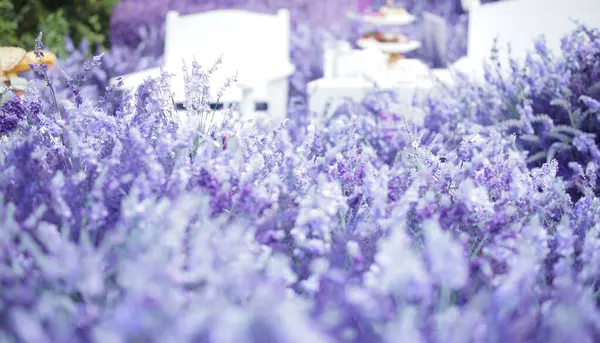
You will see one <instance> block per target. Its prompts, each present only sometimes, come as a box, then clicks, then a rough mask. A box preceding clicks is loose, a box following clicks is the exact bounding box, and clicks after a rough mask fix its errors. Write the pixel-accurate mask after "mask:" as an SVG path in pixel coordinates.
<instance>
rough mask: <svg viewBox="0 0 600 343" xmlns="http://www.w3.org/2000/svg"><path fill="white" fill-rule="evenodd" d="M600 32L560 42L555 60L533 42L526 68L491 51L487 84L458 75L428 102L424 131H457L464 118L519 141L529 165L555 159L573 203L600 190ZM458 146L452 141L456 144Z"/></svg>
mask: <svg viewBox="0 0 600 343" xmlns="http://www.w3.org/2000/svg"><path fill="white" fill-rule="evenodd" d="M599 42H600V31H598V30H597V29H589V28H586V27H584V26H580V27H578V28H577V29H576V30H575V31H574V32H572V33H570V34H569V35H567V36H565V37H564V38H563V40H562V43H561V49H562V54H560V55H558V56H556V55H554V54H553V53H552V52H551V51H549V49H548V48H547V46H546V43H545V41H544V40H543V39H540V40H538V41H537V42H536V43H535V45H534V50H533V52H532V53H530V54H529V55H528V56H527V58H526V59H525V60H524V61H523V62H518V61H517V60H513V59H511V60H510V61H509V62H508V65H503V64H502V63H501V62H500V60H499V58H498V54H497V52H498V50H497V48H495V50H494V54H493V55H492V59H491V61H490V63H488V64H486V66H485V80H484V81H483V82H474V81H473V80H470V79H469V78H466V77H464V76H461V77H460V78H459V80H457V83H458V86H457V87H455V88H453V89H452V90H450V92H449V93H448V94H445V96H442V97H437V96H436V97H432V98H429V99H427V100H426V102H425V108H426V109H427V112H428V117H427V119H426V123H427V124H426V125H427V127H428V128H429V129H430V130H432V131H436V132H443V133H444V134H445V135H446V137H450V136H449V134H450V132H452V131H455V128H457V125H459V124H460V123H461V122H463V121H464V119H465V117H466V118H467V119H468V120H469V122H471V123H477V124H480V125H485V126H494V127H496V129H497V130H500V131H502V132H505V133H507V134H515V135H516V136H517V145H518V147H519V149H520V150H523V151H527V152H528V158H527V162H528V165H529V166H530V167H540V166H541V165H542V164H543V163H546V162H550V161H551V160H553V159H556V160H557V161H558V162H559V166H558V167H559V171H558V175H559V176H562V177H564V178H565V180H566V182H567V188H568V189H569V192H570V194H571V195H572V196H573V198H574V199H578V198H579V197H581V196H582V195H583V194H585V193H586V192H590V191H591V192H596V194H598V192H599V191H600V188H599V186H600V185H599V184H597V183H596V178H597V176H596V175H597V173H598V169H599V168H600V148H599V143H600V137H598V132H600V121H599V119H598V118H599V114H600V112H599V111H600V62H599V61H600V44H599ZM456 143H458V140H455V142H454V144H456Z"/></svg>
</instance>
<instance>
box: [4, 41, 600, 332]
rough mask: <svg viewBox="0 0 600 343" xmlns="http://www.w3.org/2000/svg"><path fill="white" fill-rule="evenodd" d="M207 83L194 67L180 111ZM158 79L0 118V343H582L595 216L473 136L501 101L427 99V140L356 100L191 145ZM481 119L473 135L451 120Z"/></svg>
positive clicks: (592, 277)
mask: <svg viewBox="0 0 600 343" xmlns="http://www.w3.org/2000/svg"><path fill="white" fill-rule="evenodd" d="M581 32H582V31H581V30H580V31H577V32H576V33H575V35H574V36H571V38H568V39H567V40H565V44H568V42H572V40H571V39H573V37H578V34H579V33H581ZM598 41H599V40H598V39H596V38H594V39H593V40H592V42H591V45H590V46H591V47H594V46H595V47H597V43H598ZM579 43H580V42H579ZM579 43H577V44H579ZM581 49H590V47H585V46H584V47H582V48H581ZM574 56H575V57H576V58H580V56H579V55H565V56H563V58H565V59H567V60H569V59H571V58H574ZM584 56H585V55H584ZM580 63H581V61H580ZM541 66H543V65H540V67H541ZM548 68H551V65H548ZM90 72H93V69H92V70H91V71H90ZM209 74H210V70H209V71H208V72H207V71H205V69H203V68H202V67H201V66H198V65H192V67H191V71H190V72H189V73H188V74H187V76H186V80H185V83H186V95H187V96H188V99H187V101H186V106H188V107H189V108H188V111H190V112H194V109H199V111H200V112H201V113H204V112H203V109H204V105H205V103H202V102H200V103H197V101H196V99H197V98H201V95H202V94H204V92H205V91H206V87H208V84H209V83H208V77H209V76H210V75H209ZM551 75H553V76H552V77H554V78H557V79H558V80H562V79H561V77H562V76H561V75H558V74H556V73H554V72H553V73H552V74H551ZM585 75H586V74H582V73H574V74H571V75H570V76H572V77H571V78H568V79H566V80H565V81H564V82H565V87H566V88H569V89H573V90H574V91H573V93H572V96H573V97H575V96H579V97H581V94H579V95H577V93H575V90H577V89H587V88H586V86H587V82H588V81H587V79H584V78H583V77H584V76H585ZM575 76H577V77H575ZM590 77H591V76H590ZM167 78H168V75H163V76H162V77H161V78H159V79H156V80H148V81H147V82H146V83H144V84H143V85H142V86H141V87H140V88H139V89H138V90H137V91H136V93H135V94H132V95H130V96H129V99H127V97H126V98H125V99H122V100H121V102H120V103H119V104H117V105H118V106H117V109H116V110H115V111H113V112H111V113H108V112H107V109H106V108H104V107H103V106H96V104H95V103H94V100H93V99H84V101H81V102H80V103H79V106H75V105H74V104H71V105H69V103H70V100H68V99H67V98H66V96H67V95H68V93H67V94H63V93H61V94H63V95H61V94H59V98H60V100H61V103H65V104H66V105H65V106H64V108H63V109H62V110H61V111H60V113H59V115H57V114H56V112H54V111H51V110H50V109H48V108H47V106H45V103H44V101H45V100H44V99H45V98H44V97H43V96H42V95H41V94H40V91H43V88H44V87H46V84H45V82H39V81H38V82H37V83H36V82H34V83H32V85H31V87H29V90H28V92H27V94H26V95H25V97H24V98H23V100H22V102H21V100H11V101H9V102H7V103H6V104H5V105H4V106H3V108H2V112H3V113H8V114H9V116H10V118H12V119H11V120H13V122H14V123H15V124H14V125H16V128H15V129H13V130H12V131H11V132H10V133H9V134H8V135H7V137H6V138H5V139H4V140H3V141H2V142H0V145H1V148H0V161H1V163H0V195H1V197H0V227H2V230H0V286H1V288H0V289H1V291H0V317H1V318H2V320H0V341H2V342H15V343H21V342H36V343H38V342H39V343H43V342H72V343H79V342H81V343H84V342H183V343H185V342H190V343H191V342H214V343H226V342H236V343H245V342H247V343H254V342H289V343H295V342H298V343H300V342H323V343H329V342H356V343H363V342H364V343H366V342H369V343H378V342H381V343H392V342H423V343H468V342H482V343H483V342H486V343H487V342H498V343H500V342H556V343H562V342H567V341H573V342H596V341H598V340H600V325H599V324H600V309H599V308H598V306H599V303H598V297H597V292H598V282H599V281H600V268H598V266H599V265H600V264H599V262H600V255H599V254H598V248H599V246H600V225H599V224H598V223H599V222H600V198H598V196H597V195H596V194H594V193H593V192H585V193H584V194H583V195H582V196H581V197H579V198H574V197H572V196H571V195H570V194H569V189H570V187H571V186H572V184H571V183H570V182H571V181H572V180H571V179H565V178H563V177H561V170H562V168H564V163H565V161H564V160H562V159H556V158H554V159H550V160H548V161H544V162H543V163H540V164H539V165H537V164H536V165H532V164H531V163H529V162H528V154H527V152H526V151H525V150H524V149H523V147H522V145H521V144H522V143H520V139H521V138H519V137H521V136H522V134H520V133H519V134H516V135H514V134H512V132H507V131H506V130H504V127H503V126H501V125H491V123H488V122H486V121H485V120H490V121H492V120H493V121H494V122H493V123H501V122H503V121H505V120H506V116H509V115H511V114H510V112H507V111H506V109H504V108H502V107H501V106H502V101H503V100H504V99H505V98H504V97H502V96H503V94H505V93H499V92H500V91H499V90H497V91H496V92H498V93H494V95H493V97H492V95H489V94H490V93H483V92H484V91H485V90H487V89H488V88H477V87H474V86H473V87H471V88H465V89H461V90H455V91H456V92H466V94H468V95H469V94H471V95H472V94H475V95H477V94H487V96H481V98H478V97H476V96H475V95H472V98H468V99H470V100H471V102H468V103H467V104H466V105H465V104H463V102H461V101H457V99H461V98H459V97H456V98H453V99H446V100H444V99H430V100H429V102H428V104H429V105H430V107H431V109H432V110H431V111H432V112H431V113H430V117H429V120H428V122H427V123H428V124H427V126H426V127H422V126H419V125H417V124H414V123H410V122H409V121H408V120H405V119H404V118H403V117H402V115H401V113H400V112H399V111H397V109H395V108H394V106H393V104H394V99H393V97H391V96H389V95H387V94H374V95H373V96H371V97H369V98H368V99H366V100H365V101H364V102H362V103H348V104H346V105H345V106H342V107H340V108H337V109H334V110H333V111H331V113H327V115H324V114H319V115H316V114H314V115H313V114H310V113H306V111H305V106H304V105H303V104H302V103H301V102H295V103H294V104H293V106H292V107H291V110H292V111H296V112H298V113H291V114H290V118H296V119H292V120H290V121H288V122H284V123H282V124H281V125H279V126H277V127H275V128H273V127H270V128H263V127H261V126H253V127H251V128H247V127H241V121H240V120H239V118H237V117H236V116H237V112H236V111H235V109H232V110H230V111H229V112H225V113H226V114H227V116H226V117H224V118H221V122H220V124H219V125H211V126H202V128H201V129H199V128H198V127H197V126H195V125H194V126H192V127H188V126H186V125H185V123H183V122H180V121H179V118H178V116H180V115H183V114H182V113H179V112H178V110H177V109H176V108H174V106H173V105H172V101H170V97H171V94H172V93H171V91H170V89H168V86H167V82H166V79H167ZM548 78H549V79H550V80H552V78H551V76H548ZM534 81H536V82H538V81H540V79H539V78H535V79H534ZM541 81H544V80H541ZM75 86H77V85H75ZM578 87H581V88H578ZM566 88H565V89H566ZM536 89H542V90H543V88H536ZM477 90H480V91H481V92H482V93H472V92H475V91H477ZM224 91H227V90H224ZM506 91H508V90H506ZM461 94H462V93H461ZM586 96H587V98H586V97H581V103H582V104H583V105H584V106H586V107H585V110H586V111H588V110H589V111H591V110H595V109H596V107H594V106H596V103H595V102H594V101H597V98H596V96H595V95H594V94H593V93H592V92H590V93H586ZM462 99H463V100H462V101H465V100H464V98H462ZM478 99H479V100H478ZM482 99H486V101H489V102H490V103H493V104H496V106H491V105H490V106H488V107H487V108H488V110H489V111H490V114H489V116H488V117H484V116H483V112H482V111H483V110H482V109H479V110H478V108H475V107H461V106H475V105H472V104H473V103H475V104H481V103H477V101H483V100H482ZM593 99H595V100H593ZM590 104H591V105H590ZM468 110H469V111H468ZM534 113H535V112H534ZM192 114H193V113H192ZM551 114H552V113H550V114H549V116H550V115H551ZM217 115H223V114H222V113H221V112H219V113H218V114H217ZM436 118H437V119H436ZM486 118H487V119H486ZM551 118H552V117H551ZM443 121H445V123H443ZM586 137H587V136H586ZM581 140H582V141H583V142H585V140H584V139H583V138H582V139H581ZM573 144H574V145H575V146H582V145H581V144H584V143H581V142H579V141H578V142H577V143H575V141H574V142H573ZM587 147H588V151H591V150H590V149H591V148H590V145H587ZM555 156H557V155H555ZM587 169H588V168H587V167H585V168H583V167H582V172H583V175H584V176H585V177H586V178H587V177H588V176H587V175H588V174H587V173H588V170H587ZM589 173H590V175H593V173H592V172H589ZM582 177H583V176H582ZM588 179H591V177H589V178H588ZM588 179H586V180H588Z"/></svg>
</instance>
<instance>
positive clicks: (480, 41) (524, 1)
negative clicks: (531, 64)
mask: <svg viewBox="0 0 600 343" xmlns="http://www.w3.org/2000/svg"><path fill="white" fill-rule="evenodd" d="M574 20H577V21H580V22H581V23H583V24H585V25H588V26H589V27H599V26H600V0H569V1H567V0H505V1H500V2H494V3H487V4H478V3H477V1H475V2H473V4H472V6H471V9H470V13H469V38H468V53H467V55H468V56H469V58H473V59H482V58H487V57H489V55H490V52H491V49H492V47H493V43H494V39H495V38H496V37H498V44H499V45H498V47H499V48H500V49H499V50H500V52H499V53H500V59H501V61H506V60H507V49H506V43H510V46H511V50H512V52H511V56H513V57H515V58H517V59H522V58H524V57H525V56H526V54H527V52H528V51H532V50H533V48H534V41H535V39H537V38H539V37H540V36H541V35H542V34H543V35H544V37H545V39H546V42H547V43H548V47H549V48H550V50H551V51H553V52H555V53H558V52H560V40H561V38H562V37H563V36H564V35H566V34H568V33H569V32H571V31H572V30H573V29H575V27H576V23H575V22H574Z"/></svg>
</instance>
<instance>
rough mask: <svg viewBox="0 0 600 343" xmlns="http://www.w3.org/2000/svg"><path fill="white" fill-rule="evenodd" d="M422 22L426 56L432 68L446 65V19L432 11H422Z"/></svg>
mask: <svg viewBox="0 0 600 343" xmlns="http://www.w3.org/2000/svg"><path fill="white" fill-rule="evenodd" d="M423 24H424V29H425V35H424V40H425V42H424V43H425V44H424V48H425V49H424V50H425V54H426V56H427V57H428V58H430V59H431V62H432V63H433V67H434V68H442V67H446V64H447V63H448V55H447V50H448V49H447V46H448V35H447V26H446V20H445V19H444V18H442V17H440V16H438V15H435V14H433V13H429V12H425V13H423Z"/></svg>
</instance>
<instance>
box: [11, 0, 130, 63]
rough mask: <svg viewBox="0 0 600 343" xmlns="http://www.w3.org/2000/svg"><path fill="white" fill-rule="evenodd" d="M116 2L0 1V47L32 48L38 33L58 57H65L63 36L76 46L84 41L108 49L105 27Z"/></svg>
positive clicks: (115, 0) (106, 29) (96, 0)
mask: <svg viewBox="0 0 600 343" xmlns="http://www.w3.org/2000/svg"><path fill="white" fill-rule="evenodd" d="M117 3H118V0H92V1H82V0H73V1H63V0H61V1H56V0H50V1H48V0H46V1H43V2H42V1H40V0H0V45H9V46H20V47H23V48H25V49H31V48H33V47H32V46H31V43H32V42H33V41H34V40H35V38H36V37H37V34H38V33H39V32H40V31H44V32H46V39H45V41H46V45H47V46H48V47H49V48H50V50H52V51H53V52H54V53H56V54H57V55H58V56H59V57H66V56H68V51H66V50H65V48H64V47H65V38H64V37H65V36H68V37H71V38H72V39H73V40H74V41H75V42H76V43H79V42H81V41H82V40H83V39H84V38H86V39H87V40H88V41H89V42H90V43H91V44H94V45H96V44H99V45H101V46H103V47H104V48H107V47H108V39H107V37H108V24H109V18H110V15H111V11H112V7H113V6H114V5H115V4H117Z"/></svg>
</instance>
